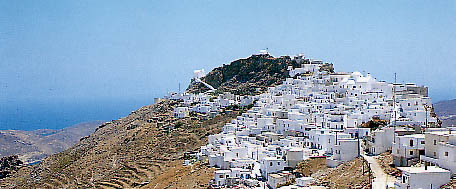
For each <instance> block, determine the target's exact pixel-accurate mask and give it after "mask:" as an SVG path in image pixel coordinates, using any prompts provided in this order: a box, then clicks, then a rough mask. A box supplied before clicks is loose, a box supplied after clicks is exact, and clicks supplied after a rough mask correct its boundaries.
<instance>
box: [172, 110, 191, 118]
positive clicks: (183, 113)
mask: <svg viewBox="0 0 456 189" xmlns="http://www.w3.org/2000/svg"><path fill="white" fill-rule="evenodd" d="M188 113H189V111H188V107H177V108H174V111H173V115H174V117H176V118H185V117H187V116H188Z"/></svg>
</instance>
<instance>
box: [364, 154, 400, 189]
mask: <svg viewBox="0 0 456 189" xmlns="http://www.w3.org/2000/svg"><path fill="white" fill-rule="evenodd" d="M363 158H364V159H365V160H366V161H367V162H368V163H369V164H370V167H371V169H372V172H374V177H375V178H374V182H373V183H372V188H373V189H385V188H387V187H386V186H387V185H388V187H390V188H393V187H394V181H396V178H394V177H392V176H390V175H387V174H386V173H385V172H383V169H382V167H381V166H380V164H378V162H377V159H375V158H374V156H367V155H363Z"/></svg>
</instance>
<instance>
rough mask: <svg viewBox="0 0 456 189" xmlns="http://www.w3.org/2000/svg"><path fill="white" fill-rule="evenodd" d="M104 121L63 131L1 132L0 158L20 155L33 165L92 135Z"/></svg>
mask: <svg viewBox="0 0 456 189" xmlns="http://www.w3.org/2000/svg"><path fill="white" fill-rule="evenodd" d="M102 123H103V122H102V121H93V122H87V123H80V124H76V125H73V126H70V127H67V128H64V129H61V130H52V129H39V130H34V131H20V130H0V157H4V156H12V155H18V156H19V159H20V160H21V161H23V162H24V163H32V162H35V161H40V160H41V159H43V158H45V157H47V156H49V155H52V154H55V153H57V152H61V151H63V150H66V149H68V148H70V147H71V146H73V145H74V144H76V143H77V142H79V139H80V138H82V137H85V136H88V135H90V134H91V133H93V131H95V128H97V127H98V126H99V125H101V124H102Z"/></svg>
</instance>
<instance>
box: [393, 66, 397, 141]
mask: <svg viewBox="0 0 456 189" xmlns="http://www.w3.org/2000/svg"><path fill="white" fill-rule="evenodd" d="M396 76H397V75H396V73H394V84H393V111H394V127H393V128H394V129H393V141H394V143H396V136H395V135H396V117H397V111H396V79H397V77H396Z"/></svg>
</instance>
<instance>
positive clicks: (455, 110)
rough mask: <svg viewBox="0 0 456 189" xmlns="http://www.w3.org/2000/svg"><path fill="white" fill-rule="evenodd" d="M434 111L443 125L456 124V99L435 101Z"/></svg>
mask: <svg viewBox="0 0 456 189" xmlns="http://www.w3.org/2000/svg"><path fill="white" fill-rule="evenodd" d="M434 111H435V113H436V114H437V116H438V117H439V120H441V121H442V127H448V126H452V125H456V99H453V100H446V101H440V102H437V103H435V104H434Z"/></svg>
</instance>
